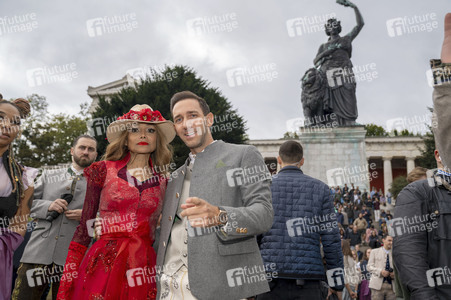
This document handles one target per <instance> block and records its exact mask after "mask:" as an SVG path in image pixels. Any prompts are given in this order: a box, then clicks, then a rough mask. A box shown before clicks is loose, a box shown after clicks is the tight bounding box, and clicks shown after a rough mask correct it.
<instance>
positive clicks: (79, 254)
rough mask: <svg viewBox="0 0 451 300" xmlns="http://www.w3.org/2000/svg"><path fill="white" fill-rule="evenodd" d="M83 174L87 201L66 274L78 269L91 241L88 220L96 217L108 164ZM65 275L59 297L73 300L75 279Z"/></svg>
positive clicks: (95, 165)
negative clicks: (85, 182)
mask: <svg viewBox="0 0 451 300" xmlns="http://www.w3.org/2000/svg"><path fill="white" fill-rule="evenodd" d="M83 174H84V176H85V177H86V181H87V188H86V196H85V202H84V204H83V212H82V215H81V220H80V224H79V225H78V226H77V229H76V230H75V233H74V237H73V238H72V242H71V243H70V246H69V252H68V254H67V258H66V264H65V265H64V275H65V274H66V273H67V272H70V270H78V267H79V266H80V264H81V262H82V260H83V257H84V256H85V252H86V250H87V249H88V246H89V243H90V242H91V236H90V235H89V234H88V227H87V226H88V225H89V226H92V224H93V222H89V224H88V221H89V220H92V219H95V217H96V214H97V211H98V209H99V203H100V193H101V192H102V188H103V184H104V182H105V177H106V164H105V162H104V161H99V162H96V163H93V164H92V165H91V166H89V167H88V168H85V169H84V171H83ZM91 232H92V231H91ZM64 275H63V277H62V278H61V281H60V287H59V290H58V295H57V299H58V300H71V299H72V289H73V284H74V281H73V280H69V279H67V278H70V277H67V278H66V276H64Z"/></svg>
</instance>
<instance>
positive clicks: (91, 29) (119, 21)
mask: <svg viewBox="0 0 451 300" xmlns="http://www.w3.org/2000/svg"><path fill="white" fill-rule="evenodd" d="M136 28H138V21H137V20H136V14H135V13H128V14H123V15H114V16H105V17H99V18H93V19H89V20H87V21H86V29H87V31H88V36H89V37H98V36H102V35H104V34H111V33H117V32H131V31H132V30H134V29H136Z"/></svg>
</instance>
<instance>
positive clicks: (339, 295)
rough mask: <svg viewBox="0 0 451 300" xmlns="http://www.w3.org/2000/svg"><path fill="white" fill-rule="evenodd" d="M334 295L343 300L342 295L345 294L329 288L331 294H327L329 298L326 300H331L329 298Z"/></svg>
mask: <svg viewBox="0 0 451 300" xmlns="http://www.w3.org/2000/svg"><path fill="white" fill-rule="evenodd" d="M332 294H335V295H337V297H338V299H342V294H343V292H339V291H336V290H334V289H332V288H329V292H328V293H327V298H326V299H329V297H330V296H331V295H332Z"/></svg>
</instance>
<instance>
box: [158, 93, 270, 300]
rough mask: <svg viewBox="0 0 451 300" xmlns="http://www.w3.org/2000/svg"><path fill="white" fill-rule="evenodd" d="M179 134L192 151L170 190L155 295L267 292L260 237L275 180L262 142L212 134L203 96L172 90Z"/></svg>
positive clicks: (267, 220)
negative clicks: (259, 145) (250, 143)
mask: <svg viewBox="0 0 451 300" xmlns="http://www.w3.org/2000/svg"><path fill="white" fill-rule="evenodd" d="M171 111H172V115H173V119H174V125H175V129H176V132H177V135H178V136H179V137H180V138H181V139H182V141H183V142H184V143H185V144H186V145H187V146H188V148H189V149H190V150H191V152H190V154H189V158H188V159H187V160H186V163H185V164H184V165H183V166H182V167H180V168H179V169H178V170H176V171H175V172H174V173H173V174H172V180H171V182H170V183H169V185H168V188H167V190H166V195H165V202H164V208H163V214H162V218H161V233H160V241H159V245H158V255H157V273H158V274H159V275H160V285H159V288H158V297H157V299H162V300H166V299H182V298H184V299H201V300H204V299H205V300H209V299H228V300H229V299H243V298H248V297H252V296H254V295H257V294H261V293H264V292H266V291H269V287H268V283H267V276H266V269H265V267H264V266H263V262H262V258H261V255H260V251H259V249H258V245H257V240H256V236H257V235H258V234H261V233H264V232H266V231H267V230H269V229H270V228H271V225H272V222H273V209H272V205H271V191H270V179H271V176H270V174H269V172H268V170H267V167H266V165H265V163H264V160H263V158H262V156H261V155H260V153H259V152H258V151H257V149H256V148H255V147H253V146H248V145H233V144H228V143H224V142H223V141H220V140H218V141H215V140H213V137H212V134H211V131H210V127H211V126H212V125H213V115H212V113H211V112H210V110H209V107H208V105H207V103H206V102H205V100H204V99H202V98H200V97H199V96H197V95H196V94H194V93H191V92H187V91H185V92H181V93H177V94H175V95H174V96H173V97H172V99H171Z"/></svg>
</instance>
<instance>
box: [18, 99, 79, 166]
mask: <svg viewBox="0 0 451 300" xmlns="http://www.w3.org/2000/svg"><path fill="white" fill-rule="evenodd" d="M27 99H28V100H29V101H30V105H31V115H30V116H29V117H28V118H27V119H26V120H25V121H24V123H23V125H22V136H21V137H20V138H16V141H15V142H14V143H15V145H14V149H15V152H16V156H17V158H18V160H19V162H21V163H22V164H23V165H25V166H29V167H41V166H43V165H46V164H47V165H57V164H59V163H68V162H70V161H71V155H70V148H71V146H72V142H73V140H74V139H75V138H76V137H77V136H79V135H80V134H84V133H86V131H87V127H86V118H83V117H80V116H74V115H68V114H64V113H60V114H50V113H49V112H48V110H47V109H48V103H47V100H46V98H45V97H43V96H39V95H37V94H33V95H31V96H29V97H28V98H27ZM83 105H84V107H86V104H83ZM83 105H82V106H83ZM82 110H83V108H82ZM85 110H86V109H85Z"/></svg>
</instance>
